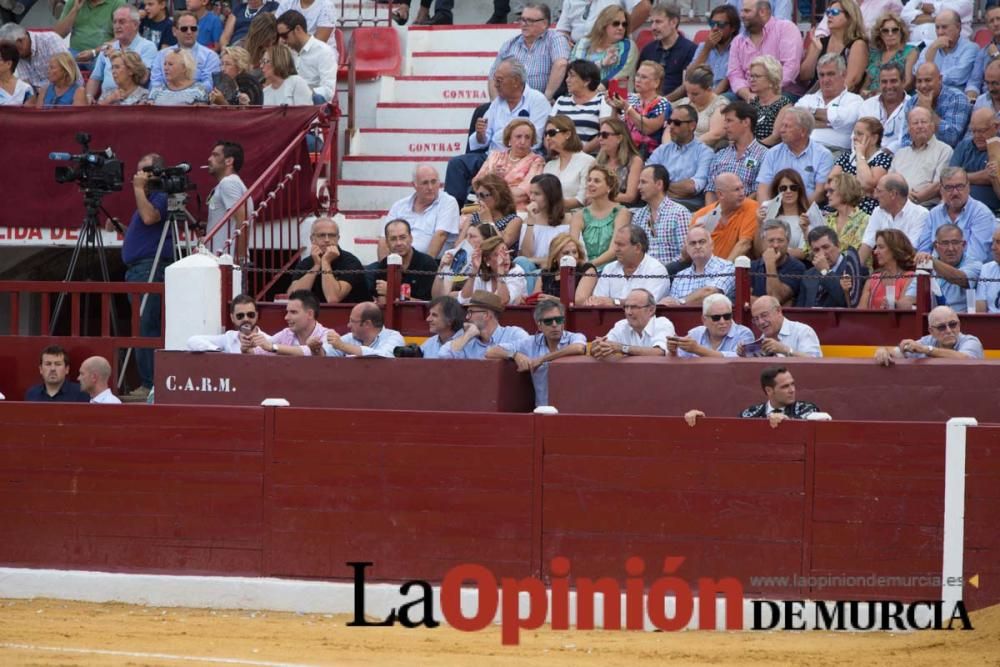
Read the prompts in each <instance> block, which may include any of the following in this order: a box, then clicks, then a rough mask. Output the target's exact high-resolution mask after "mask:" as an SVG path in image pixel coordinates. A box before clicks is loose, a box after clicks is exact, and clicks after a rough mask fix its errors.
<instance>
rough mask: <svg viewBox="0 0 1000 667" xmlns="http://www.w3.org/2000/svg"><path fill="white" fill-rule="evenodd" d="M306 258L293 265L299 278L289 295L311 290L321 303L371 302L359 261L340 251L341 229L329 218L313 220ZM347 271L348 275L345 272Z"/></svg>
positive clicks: (362, 268)
mask: <svg viewBox="0 0 1000 667" xmlns="http://www.w3.org/2000/svg"><path fill="white" fill-rule="evenodd" d="M309 240H310V246H309V256H308V257H306V258H305V259H303V260H302V261H300V262H299V263H298V264H296V265H295V271H296V273H295V275H297V276H299V278H297V279H296V280H295V281H293V282H292V284H291V285H290V286H289V287H288V293H289V294H291V293H292V292H295V291H298V290H300V289H304V290H310V291H311V292H312V293H313V294H315V295H316V299H317V300H318V301H319V302H320V303H361V302H362V301H371V300H372V296H371V292H370V291H369V290H368V281H367V280H365V274H364V273H362V271H363V270H364V268H365V267H364V266H362V265H361V260H359V259H358V258H357V257H355V256H354V255H352V254H351V253H349V252H347V251H346V250H341V249H340V245H339V243H340V228H339V227H338V226H337V223H336V222H334V221H333V220H331V219H330V218H316V221H315V222H314V223H313V225H312V229H311V230H310V233H309ZM348 271H350V273H347V272H348Z"/></svg>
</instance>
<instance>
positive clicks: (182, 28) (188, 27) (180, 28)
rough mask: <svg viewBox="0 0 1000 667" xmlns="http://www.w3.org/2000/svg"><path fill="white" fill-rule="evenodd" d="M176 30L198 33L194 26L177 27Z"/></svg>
mask: <svg viewBox="0 0 1000 667" xmlns="http://www.w3.org/2000/svg"><path fill="white" fill-rule="evenodd" d="M177 29H178V30H180V31H181V32H198V26H196V25H184V26H177Z"/></svg>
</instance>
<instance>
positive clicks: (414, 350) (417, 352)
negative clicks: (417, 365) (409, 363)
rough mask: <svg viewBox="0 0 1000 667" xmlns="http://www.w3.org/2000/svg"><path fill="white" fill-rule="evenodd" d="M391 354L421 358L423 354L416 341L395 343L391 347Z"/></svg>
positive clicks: (406, 357) (400, 356)
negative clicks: (394, 345) (405, 343)
mask: <svg viewBox="0 0 1000 667" xmlns="http://www.w3.org/2000/svg"><path fill="white" fill-rule="evenodd" d="M392 356H394V357H397V358H401V359H421V358H423V356H424V351H423V350H421V349H420V346H419V345H417V344H416V343H410V344H409V345H397V346H396V347H394V348H392Z"/></svg>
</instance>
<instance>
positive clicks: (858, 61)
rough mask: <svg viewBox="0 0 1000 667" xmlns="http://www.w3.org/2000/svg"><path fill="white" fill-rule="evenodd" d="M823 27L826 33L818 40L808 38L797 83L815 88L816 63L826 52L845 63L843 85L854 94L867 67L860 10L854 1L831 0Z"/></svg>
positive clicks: (866, 44) (866, 51)
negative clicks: (827, 33) (845, 71)
mask: <svg viewBox="0 0 1000 667" xmlns="http://www.w3.org/2000/svg"><path fill="white" fill-rule="evenodd" d="M826 19H827V25H828V26H829V28H830V34H829V35H827V36H825V37H819V36H817V35H816V34H815V33H813V34H812V35H811V43H810V44H809V50H808V51H806V55H805V57H804V58H803V59H802V66H801V67H800V68H799V81H801V82H803V83H804V84H805V85H807V86H808V87H809V91H810V92H812V90H813V89H814V88H815V87H816V85H817V82H818V79H817V78H816V63H817V62H819V59H820V58H821V57H822V56H824V55H826V54H827V53H836V54H839V55H841V56H843V58H844V62H846V63H847V76H846V79H845V83H846V85H847V90H849V91H851V92H852V93H856V92H858V90H859V89H860V88H861V83H862V80H863V79H864V76H865V67H866V66H867V65H868V42H867V41H866V39H865V34H866V32H865V24H864V21H863V20H862V18H861V8H860V7H858V3H856V2H855V1H854V0H835V1H834V2H831V3H830V4H829V5H828V6H827V8H826Z"/></svg>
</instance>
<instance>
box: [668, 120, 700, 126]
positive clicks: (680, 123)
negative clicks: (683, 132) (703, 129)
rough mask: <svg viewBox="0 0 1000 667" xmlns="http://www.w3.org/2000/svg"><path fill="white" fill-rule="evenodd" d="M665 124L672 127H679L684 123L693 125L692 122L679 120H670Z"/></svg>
mask: <svg viewBox="0 0 1000 667" xmlns="http://www.w3.org/2000/svg"><path fill="white" fill-rule="evenodd" d="M667 122H668V123H670V124H671V125H673V126H674V127H680V126H681V125H683V124H684V123H693V122H694V121H691V120H680V119H677V118H671V119H670V120H668V121H667Z"/></svg>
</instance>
